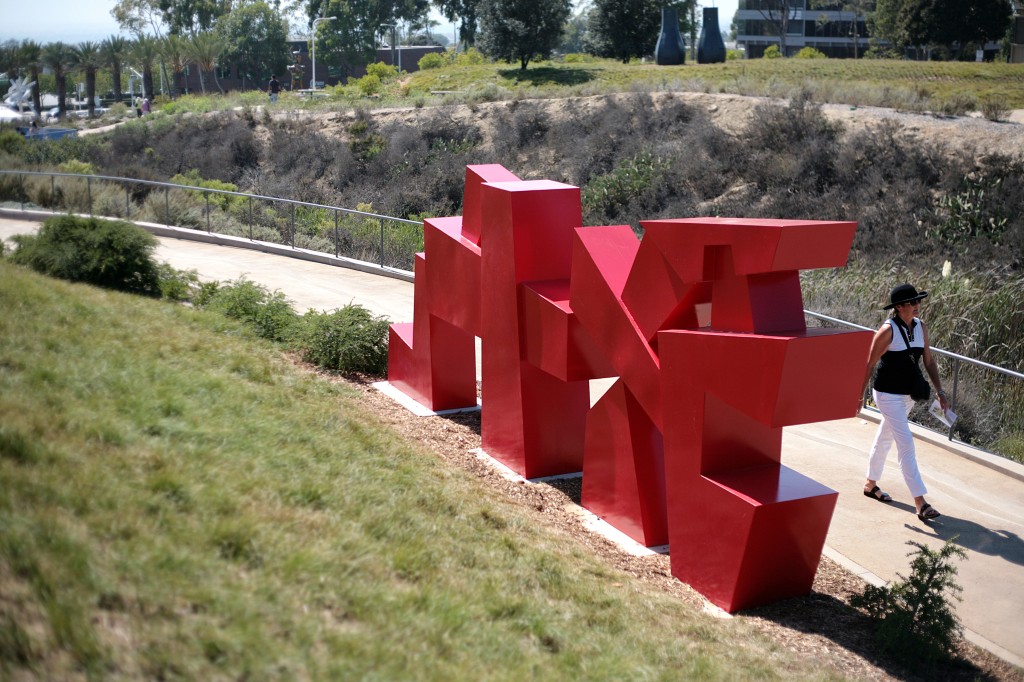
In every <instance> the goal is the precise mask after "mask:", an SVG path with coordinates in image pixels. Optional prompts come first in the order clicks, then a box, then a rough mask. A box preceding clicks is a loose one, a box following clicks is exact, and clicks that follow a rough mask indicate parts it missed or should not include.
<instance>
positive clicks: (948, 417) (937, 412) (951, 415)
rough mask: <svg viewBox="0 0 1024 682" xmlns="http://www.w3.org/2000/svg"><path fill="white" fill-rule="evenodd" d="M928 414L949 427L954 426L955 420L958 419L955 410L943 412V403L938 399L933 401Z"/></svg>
mask: <svg viewBox="0 0 1024 682" xmlns="http://www.w3.org/2000/svg"><path fill="white" fill-rule="evenodd" d="M928 414H930V415H931V416H933V417H935V418H936V419H938V420H939V421H940V422H942V423H943V424H945V425H946V427H947V428H948V427H951V426H953V422H955V421H956V413H955V412H953V410H946V411H945V412H943V410H942V405H940V404H939V401H938V400H937V399H936V400H933V401H932V406H931V407H929V408H928Z"/></svg>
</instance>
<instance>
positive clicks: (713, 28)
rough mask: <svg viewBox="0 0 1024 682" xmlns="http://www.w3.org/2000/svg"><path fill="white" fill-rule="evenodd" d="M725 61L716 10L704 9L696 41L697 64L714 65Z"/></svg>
mask: <svg viewBox="0 0 1024 682" xmlns="http://www.w3.org/2000/svg"><path fill="white" fill-rule="evenodd" d="M724 61H725V42H724V41H723V40H722V32H721V31H720V30H719V29H718V8H717V7H705V8H704V23H703V24H701V27H700V39H699V40H698V41H697V63H698V64H714V63H716V62H724Z"/></svg>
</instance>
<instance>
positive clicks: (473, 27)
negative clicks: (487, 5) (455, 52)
mask: <svg viewBox="0 0 1024 682" xmlns="http://www.w3.org/2000/svg"><path fill="white" fill-rule="evenodd" d="M434 6H435V7H436V8H437V10H438V11H439V12H440V13H441V16H443V17H444V18H445V19H447V20H448V21H450V22H452V23H455V22H458V23H459V41H460V42H461V43H462V44H463V45H465V46H466V47H467V48H469V47H473V45H474V44H475V43H476V31H477V22H478V21H479V17H480V12H479V7H480V0H434Z"/></svg>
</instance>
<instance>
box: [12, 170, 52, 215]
mask: <svg viewBox="0 0 1024 682" xmlns="http://www.w3.org/2000/svg"><path fill="white" fill-rule="evenodd" d="M50 180H51V181H52V180H53V176H52V175H51V176H50ZM18 188H19V189H21V192H19V194H20V195H21V210H22V211H24V210H25V176H24V175H19V176H18ZM50 197H51V199H52V197H53V190H50Z"/></svg>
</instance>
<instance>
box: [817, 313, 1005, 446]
mask: <svg viewBox="0 0 1024 682" xmlns="http://www.w3.org/2000/svg"><path fill="white" fill-rule="evenodd" d="M804 315H806V316H808V317H810V318H813V319H816V320H820V321H823V322H828V323H829V324H833V325H837V326H841V327H849V328H851V329H860V330H863V331H869V332H874V331H876V330H875V329H872V328H870V327H864V326H861V325H859V324H854V323H853V322H847V321H846V320H840V319H838V318H835V317H829V316H828V315H822V314H821V313H816V312H813V311H810V310H805V311H804ZM932 352H933V353H935V354H936V355H938V356H940V357H943V358H946V359H947V360H948V361H949V362H950V364H951V370H950V373H951V374H952V376H953V386H952V391H951V393H950V395H949V404H950V408H951V409H952V410H953V411H954V412H956V406H957V399H958V396H959V391H960V374H961V369H962V368H963V367H964V365H968V366H971V367H977V368H978V369H981V370H984V371H987V372H995V373H997V374H1000V375H1004V376H1006V377H1009V378H1012V379H1018V380H1020V379H1024V374H1021V373H1020V372H1014V371H1013V370H1010V369H1006V368H1005V367H999V366H998V365H992V364H989V363H987V362H982V361H981V360H975V359H974V358H969V357H967V356H964V355H959V354H957V353H953V352H951V351H948V350H943V349H941V348H935V347H934V346H933V347H932ZM863 400H864V406H865V407H869V406H868V405H867V396H866V395H865V396H864V398H863ZM869 409H870V408H869ZM919 425H920V426H924V427H925V428H930V427H928V426H927V425H925V424H919ZM933 430H934V429H933ZM955 430H956V422H954V423H953V424H951V425H950V427H949V429H948V431H947V433H946V436H947V438H948V439H949V440H951V441H954V440H956V439H955V438H954V437H953V433H954V431H955ZM957 442H960V441H957Z"/></svg>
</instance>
